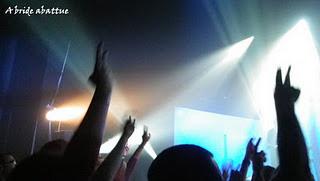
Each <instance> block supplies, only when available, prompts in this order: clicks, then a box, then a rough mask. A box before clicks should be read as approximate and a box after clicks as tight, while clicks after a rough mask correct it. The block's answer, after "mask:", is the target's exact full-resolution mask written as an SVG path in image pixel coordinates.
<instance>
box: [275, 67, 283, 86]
mask: <svg viewBox="0 0 320 181" xmlns="http://www.w3.org/2000/svg"><path fill="white" fill-rule="evenodd" d="M276 85H282V75H281V69H278V70H277V76H276Z"/></svg>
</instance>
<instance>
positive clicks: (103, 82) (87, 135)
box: [63, 43, 111, 180]
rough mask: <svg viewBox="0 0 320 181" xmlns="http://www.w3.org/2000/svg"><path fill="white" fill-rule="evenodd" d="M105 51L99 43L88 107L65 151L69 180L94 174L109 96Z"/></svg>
mask: <svg viewBox="0 0 320 181" xmlns="http://www.w3.org/2000/svg"><path fill="white" fill-rule="evenodd" d="M106 59H107V50H105V49H104V46H103V43H100V44H99V46H98V49H97V54H96V63H95V67H94V71H93V73H92V75H91V77H90V80H91V81H92V82H93V83H94V84H95V86H96V89H95V92H94V95H93V98H92V100H91V103H90V106H89V108H88V110H87V112H86V114H85V116H84V118H83V120H82V122H81V124H80V126H79V127H78V129H77V130H76V132H75V133H74V135H73V137H72V139H71V141H70V142H69V144H68V145H67V148H66V150H65V153H64V156H63V161H64V166H65V167H66V168H67V169H68V171H67V172H68V173H67V174H68V175H69V176H70V177H71V178H72V180H87V179H88V178H89V177H90V176H91V175H92V173H93V170H94V166H95V163H96V159H97V158H98V154H99V148H100V146H101V142H102V137H103V131H104V126H105V119H106V116H107V112H108V108H109V102H110V96H111V79H110V69H109V67H108V66H107V63H106Z"/></svg>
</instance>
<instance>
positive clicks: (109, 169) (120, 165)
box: [94, 116, 151, 181]
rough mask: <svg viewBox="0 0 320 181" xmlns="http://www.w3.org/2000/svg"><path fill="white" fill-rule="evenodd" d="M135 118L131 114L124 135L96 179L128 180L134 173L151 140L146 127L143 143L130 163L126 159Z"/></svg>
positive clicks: (98, 171)
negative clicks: (145, 147) (144, 149)
mask: <svg viewBox="0 0 320 181" xmlns="http://www.w3.org/2000/svg"><path fill="white" fill-rule="evenodd" d="M134 124H135V119H134V120H133V121H132V119H131V116H130V117H129V119H128V120H127V122H126V125H125V127H124V130H123V133H122V136H121V137H120V140H119V141H118V143H117V145H116V146H115V148H114V149H113V150H112V151H111V152H110V154H109V155H108V156H107V157H106V158H105V160H104V161H103V162H102V164H101V165H100V167H99V168H98V170H97V171H96V174H95V176H94V180H95V181H100V180H101V181H102V180H114V181H128V180H129V178H130V176H131V175H132V173H133V170H134V168H135V165H136V163H137V162H138V160H139V158H140V155H141V152H142V150H143V148H144V146H145V145H146V143H147V142H148V141H149V139H150V137H151V135H150V133H148V130H147V129H144V132H143V135H142V143H141V144H140V145H139V146H138V148H137V149H136V151H135V152H134V154H133V155H132V156H131V157H130V159H129V161H128V163H127V162H126V161H125V156H126V155H127V153H128V151H129V147H128V139H129V138H130V136H131V135H132V134H133V132H134V127H135V126H134Z"/></svg>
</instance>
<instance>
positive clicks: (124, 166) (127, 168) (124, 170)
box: [114, 128, 151, 181]
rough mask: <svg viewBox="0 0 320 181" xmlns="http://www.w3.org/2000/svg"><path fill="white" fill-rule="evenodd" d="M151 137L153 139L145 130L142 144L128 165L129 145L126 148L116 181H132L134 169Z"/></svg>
mask: <svg viewBox="0 0 320 181" xmlns="http://www.w3.org/2000/svg"><path fill="white" fill-rule="evenodd" d="M150 137H151V134H150V133H148V129H147V128H145V129H144V130H143V135H142V142H141V144H140V145H139V146H138V148H137V149H136V150H135V152H134V153H133V155H132V156H131V157H130V159H129V161H128V163H126V161H125V157H126V155H127V154H128V151H129V147H128V145H126V148H125V150H124V154H123V156H122V161H121V165H120V167H119V169H118V171H117V174H116V176H115V179H114V181H128V180H129V179H130V177H131V175H132V173H133V171H134V168H135V166H136V164H137V162H138V161H139V159H140V156H141V153H142V150H143V148H144V146H145V145H146V144H147V142H148V141H149V140H150Z"/></svg>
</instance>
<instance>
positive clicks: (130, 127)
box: [123, 116, 136, 138]
mask: <svg viewBox="0 0 320 181" xmlns="http://www.w3.org/2000/svg"><path fill="white" fill-rule="evenodd" d="M135 122H136V120H135V119H133V120H132V119H131V116H129V118H128V120H127V122H126V125H125V126H124V130H123V135H124V136H125V137H127V138H129V137H130V136H131V135H132V133H133V132H134V125H135Z"/></svg>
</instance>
